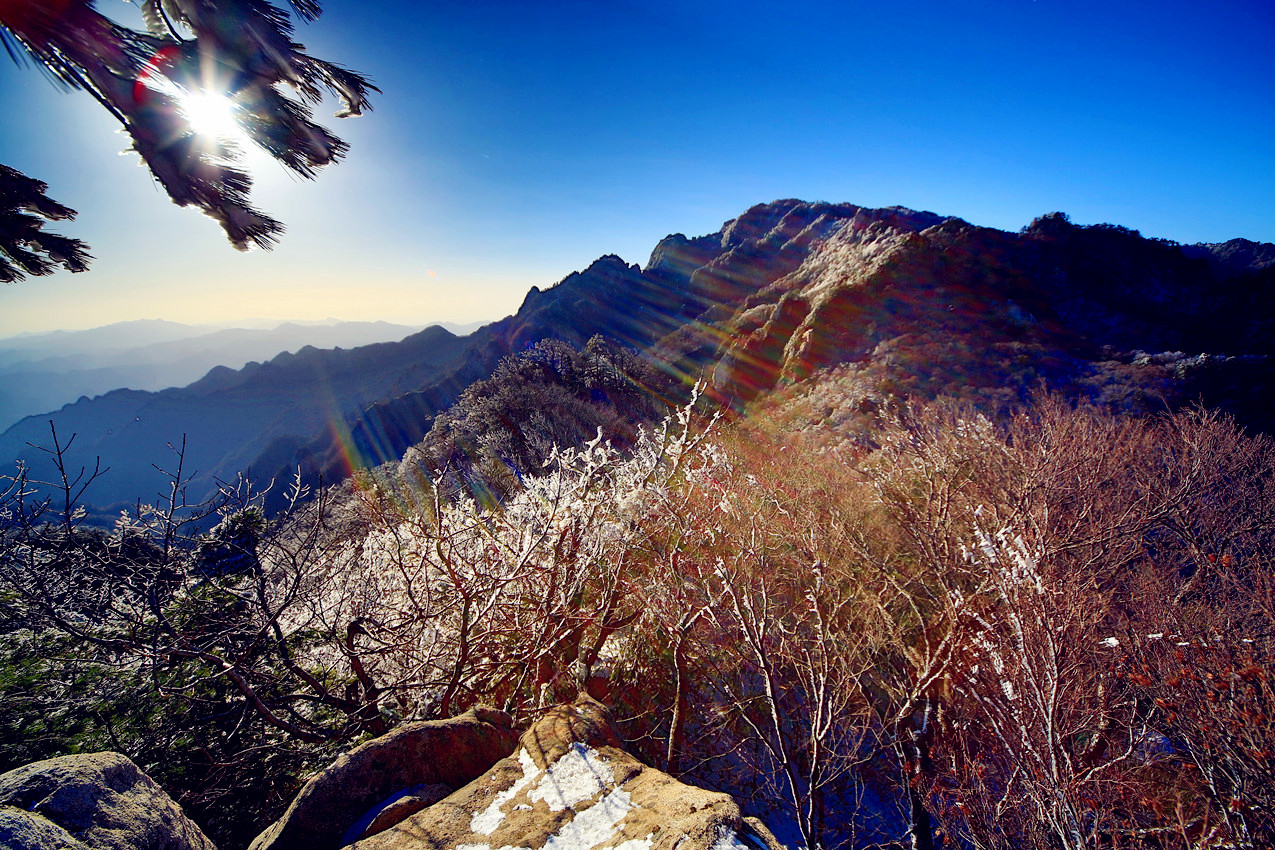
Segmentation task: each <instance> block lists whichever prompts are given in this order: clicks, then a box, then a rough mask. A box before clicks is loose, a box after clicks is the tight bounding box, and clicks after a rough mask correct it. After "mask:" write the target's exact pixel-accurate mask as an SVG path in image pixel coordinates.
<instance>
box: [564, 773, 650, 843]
mask: <svg viewBox="0 0 1275 850" xmlns="http://www.w3.org/2000/svg"><path fill="white" fill-rule="evenodd" d="M634 808H636V807H635V806H634V804H633V800H632V799H631V798H630V797H629V792H628V791H625V790H624V789H623V788H616V789H614V790H613V791H612V792H611V793H610V794H607V795H606V796H605V797H603V798H602V799H601V800H598V802H596V803H594V804H593V805H592V806H590V807H589V808H587V809H585V810H584V811H583V812H580V813H579V814H577V815H576V816H575V817H574V818H573V819H572V820H571V821H569V822H568V823H565V824H563V825H562V829H560V830H558V832H557V834H555V835H551V836H550V837H549V840H548V841H546V842H545V846H544V850H589V848H591V847H597V846H598V845H599V844H602V843H604V842H607V841H610V840H612V839H613V838H615V832H616V826H617V825H619V823H620V821H622V820H624V816H625V815H627V814H628V813H629V812H630V811H632V810H633V809H634ZM624 843H625V844H631V843H632V842H630V841H626V842H624ZM646 846H647V847H650V841H649V837H648V840H647V844H646Z"/></svg>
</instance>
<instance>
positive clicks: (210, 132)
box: [180, 91, 243, 139]
mask: <svg viewBox="0 0 1275 850" xmlns="http://www.w3.org/2000/svg"><path fill="white" fill-rule="evenodd" d="M180 103H181V110H182V112H183V113H185V115H186V118H187V119H188V120H189V121H190V126H191V129H192V130H194V131H195V132H196V133H198V134H199V135H201V136H210V137H214V138H218V139H233V138H237V137H240V136H242V135H243V128H242V127H241V126H240V125H239V122H238V120H236V118H235V109H236V107H235V105H234V103H233V102H231V100H230V99H229V98H228V97H226V96H225V95H221V94H217V93H216V92H209V91H196V92H190V93H187V94H183V95H182V96H181V97H180Z"/></svg>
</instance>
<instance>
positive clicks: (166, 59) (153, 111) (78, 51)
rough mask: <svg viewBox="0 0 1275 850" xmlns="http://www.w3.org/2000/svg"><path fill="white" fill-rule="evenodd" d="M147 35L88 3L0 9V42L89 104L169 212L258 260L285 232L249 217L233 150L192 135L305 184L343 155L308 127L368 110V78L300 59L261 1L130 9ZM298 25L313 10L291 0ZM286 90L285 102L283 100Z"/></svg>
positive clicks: (14, 0) (197, 0)
mask: <svg viewBox="0 0 1275 850" xmlns="http://www.w3.org/2000/svg"><path fill="white" fill-rule="evenodd" d="M138 5H139V6H140V7H141V12H142V17H143V20H144V21H145V26H146V29H145V30H144V31H138V30H134V29H130V28H129V27H126V26H123V25H121V24H119V23H117V22H116V21H114V20H112V19H111V18H108V17H106V16H105V15H102V14H101V13H99V12H98V11H97V10H96V9H95V8H94V2H93V0H67V1H66V2H60V3H48V2H43V0H6V2H3V3H0V40H3V41H4V43H5V47H6V49H7V50H8V52H9V54H10V56H11V57H13V58H14V59H15V61H17V60H20V59H21V58H22V57H23V56H25V57H27V58H30V59H32V60H33V61H34V62H35V63H36V64H38V65H39V66H40V67H42V68H44V69H45V70H47V71H48V72H49V73H50V74H51V75H52V76H53V77H54V78H55V79H56V80H57V81H59V82H60V83H62V84H63V85H65V86H68V87H70V88H72V89H79V90H83V91H86V92H88V93H89V94H90V95H91V96H92V97H93V98H94V99H96V100H97V102H98V103H100V104H101V105H102V106H103V108H105V109H106V110H107V111H108V112H110V113H111V114H112V115H113V116H114V117H115V118H116V119H117V120H118V121H119V122H120V124H121V125H122V126H123V129H124V131H125V132H127V133H128V135H129V136H130V137H131V139H132V149H133V150H134V151H135V152H136V153H137V154H138V155H139V156H141V158H142V161H143V162H145V163H146V165H147V167H148V168H150V170H151V173H152V174H153V175H154V176H155V179H156V180H158V181H159V183H160V185H161V186H163V187H164V190H165V191H166V192H167V193H168V196H169V197H170V198H171V199H172V201H173V203H175V204H177V205H178V206H194V207H197V208H199V209H201V210H203V211H204V212H205V213H206V214H207V215H209V216H210V217H212V218H214V219H216V220H217V221H218V222H219V223H220V224H221V226H222V228H223V229H224V230H225V231H226V236H227V237H228V238H229V239H230V241H231V243H232V244H233V245H234V246H235V247H236V248H239V249H246V248H248V247H250V246H253V245H256V246H258V247H262V248H268V247H270V245H271V244H272V243H273V242H275V241H276V239H277V238H278V236H279V234H280V233H281V232H282V231H283V225H282V224H281V223H279V222H278V221H275V220H274V219H272V218H270V217H269V216H267V215H265V214H263V213H261V212H259V211H258V210H255V209H253V208H252V206H251V205H250V204H249V202H248V190H249V188H250V187H251V185H252V180H251V178H249V176H248V175H247V173H245V172H244V171H243V170H241V169H240V168H239V167H237V166H236V165H235V161H236V158H237V156H238V153H239V152H238V151H237V150H236V148H235V145H234V143H233V142H230V141H228V140H226V139H225V138H221V137H219V134H218V133H217V132H215V131H209V130H207V129H204V128H202V126H201V127H197V126H195V125H196V124H199V123H200V121H201V119H203V118H205V117H207V116H208V115H209V114H210V113H215V112H220V113H221V115H222V117H223V118H225V119H228V120H230V121H233V122H235V123H236V124H238V125H239V126H240V127H242V129H243V131H244V132H245V133H246V134H247V136H248V137H249V138H250V139H252V141H253V142H255V143H256V144H258V145H259V146H261V147H262V148H264V149H265V150H266V151H268V152H269V153H270V154H271V155H272V156H273V157H275V158H276V159H277V160H279V161H280V162H282V163H283V164H284V165H286V166H287V167H288V168H290V169H292V170H293V171H294V172H296V173H297V174H300V175H301V176H303V177H313V176H314V175H315V173H316V171H317V170H318V169H320V168H322V167H323V166H325V165H328V164H330V163H332V162H335V161H337V160H339V159H340V158H341V157H342V156H343V155H344V154H345V152H346V149H347V147H348V146H347V145H346V143H345V142H343V141H342V140H341V139H339V138H337V137H336V136H335V135H333V134H332V133H331V132H329V131H328V130H326V129H325V128H323V127H321V126H320V125H318V124H316V123H314V121H312V120H311V110H312V107H313V105H314V104H317V103H318V102H319V101H320V100H321V99H322V97H323V95H324V94H325V92H331V93H333V94H335V95H336V96H338V97H340V99H341V100H342V101H343V103H344V108H343V109H342V110H341V111H340V112H338V113H337V115H338V116H339V117H345V116H349V115H359V114H361V113H362V112H363V111H364V110H365V109H368V108H369V106H368V103H367V96H368V93H369V92H370V91H377V89H376V88H375V86H373V85H372V84H371V83H370V82H369V81H368V80H367V78H366V77H363V76H361V75H360V74H357V73H354V72H353V71H350V70H347V69H345V68H342V67H341V66H339V65H336V64H333V63H331V62H327V61H324V60H322V59H317V58H315V57H313V56H310V55H309V54H307V53H305V52H304V47H303V45H300V44H298V43H296V42H294V41H293V40H292V20H291V18H290V17H289V15H288V13H287V12H286V11H284V10H283V9H280V8H279V7H277V6H275V5H273V4H271V3H269V2H266V0H139V3H138ZM292 8H293V10H294V11H295V13H296V14H297V16H298V17H300V18H301V19H302V20H305V21H310V20H313V19H314V18H315V17H317V16H318V15H319V12H320V8H319V4H318V3H317V2H315V0H292ZM284 87H287V88H290V89H291V90H292V92H293V94H294V95H295V97H290V96H287V95H285V94H284V93H283V91H282V90H281V89H283V88H284Z"/></svg>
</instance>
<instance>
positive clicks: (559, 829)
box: [352, 695, 780, 850]
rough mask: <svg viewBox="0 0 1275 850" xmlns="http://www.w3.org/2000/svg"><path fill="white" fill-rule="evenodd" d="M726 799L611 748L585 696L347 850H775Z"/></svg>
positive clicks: (602, 720) (611, 734) (601, 715)
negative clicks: (484, 767) (479, 769)
mask: <svg viewBox="0 0 1275 850" xmlns="http://www.w3.org/2000/svg"><path fill="white" fill-rule="evenodd" d="M779 846H780V845H779V844H778V842H777V841H776V840H775V839H774V837H773V836H772V835H771V834H770V832H769V831H768V830H767V829H766V827H765V826H764V825H763V824H761V823H760V822H759V821H756V820H754V819H752V818H748V819H745V818H744V817H743V816H742V814H741V812H740V809H739V806H738V805H737V804H736V803H735V801H734V800H732V799H731V798H730V797H729V796H728V795H726V794H721V793H715V792H712V791H705V790H703V789H700V788H695V787H692V786H689V785H684V784H682V783H681V782H678V781H677V780H676V779H674V778H673V777H671V776H669V775H667V774H665V773H662V772H660V771H658V770H655V769H653V768H650V767H647V766H646V765H644V764H642V763H641V762H639V761H638V760H637V759H635V758H633V757H632V756H630V755H629V754H628V753H626V752H625V751H624V750H622V749H621V748H620V744H619V740H618V738H617V736H616V732H615V728H614V726H613V725H612V722H611V719H610V716H609V714H608V712H607V710H606V709H605V708H604V707H603V706H602V705H601V704H600V703H598V702H596V701H595V700H593V699H592V698H591V697H589V696H587V695H581V697H580V698H579V699H577V700H576V702H575V703H574V704H573V705H565V706H558V707H556V708H554V709H552V710H551V711H549V712H548V714H546V715H545V717H544V718H542V719H541V720H540V721H538V722H537V723H536V724H534V725H533V726H532V727H531V728H530V729H529V730H527V732H526V733H524V734H523V736H522V738H521V739H520V741H519V746H518V750H517V752H516V754H514V755H510V756H509V757H507V758H505V759H502V760H501V761H499V762H498V763H496V764H495V765H494V766H492V768H491V769H490V770H488V771H487V772H486V773H485V774H483V775H482V776H481V777H479V778H477V779H475V780H474V781H473V782H471V783H469V784H468V785H467V786H465V787H464V788H461V789H460V790H458V791H456V792H455V793H453V794H451V795H450V796H448V797H447V798H445V799H443V800H441V801H439V802H438V803H435V804H434V805H432V806H429V807H427V808H425V809H422V810H421V811H419V812H417V813H415V814H413V815H412V816H411V817H408V818H407V819H406V820H404V821H402V822H401V823H399V824H397V825H395V826H393V827H391V828H389V829H387V830H385V831H383V832H380V833H378V834H376V835H373V836H370V837H368V838H364V839H362V840H360V841H357V842H356V843H355V844H353V845H352V850H452V848H463V850H494V849H495V848H501V850H520V849H521V848H532V847H535V848H543V850H590V848H612V850H672V848H674V847H676V848H678V850H736V848H738V850H767V848H771V850H777V848H779Z"/></svg>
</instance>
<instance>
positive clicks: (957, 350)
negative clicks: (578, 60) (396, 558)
mask: <svg viewBox="0 0 1275 850" xmlns="http://www.w3.org/2000/svg"><path fill="white" fill-rule="evenodd" d="M1273 284H1275V246H1273V245H1270V244H1267V243H1254V242H1249V241H1246V240H1232V241H1230V242H1226V243H1222V244H1216V245H1191V246H1182V245H1178V244H1176V243H1171V242H1166V241H1163V240H1155V239H1147V238H1144V237H1142V236H1141V235H1140V234H1138V233H1137V232H1136V231H1131V230H1128V229H1125V228H1122V227H1117V226H1112V225H1096V226H1090V227H1081V226H1077V225H1074V224H1072V223H1071V222H1069V221H1068V220H1067V219H1066V217H1065V216H1063V215H1061V214H1056V213H1055V214H1050V215H1046V216H1042V217H1041V218H1039V219H1037V220H1036V221H1034V222H1032V223H1031V224H1030V225H1029V226H1028V227H1026V228H1024V229H1023V230H1022V231H1021V232H1019V233H1007V232H1004V231H999V230H992V229H989V228H982V227H977V226H975V225H972V224H969V223H968V222H965V221H962V220H961V219H958V218H952V217H943V216H939V215H935V214H933V213H927V212H916V211H913V210H908V209H904V208H899V207H893V208H886V209H866V208H863V207H858V206H855V205H852V204H822V203H817V204H816V203H805V202H801V201H796V200H788V201H777V202H774V203H770V204H762V205H758V206H756V207H753V208H752V209H750V210H748V211H747V212H746V213H744V214H743V215H741V216H740V217H739V218H736V219H733V220H731V221H729V222H727V223H726V224H725V225H724V226H723V228H722V229H721V230H720V231H718V232H717V233H713V234H709V235H707V236H701V237H696V238H687V237H685V236H683V235H680V234H677V235H673V236H669V237H667V238H666V239H664V240H662V241H661V242H660V243H659V244H658V245H656V246H655V249H654V251H653V252H652V254H651V258H650V260H649V262H648V263H647V265H646V266H645V268H640V267H638V266H635V265H629V264H627V263H625V262H624V261H622V260H620V259H619V258H618V257H614V256H606V257H602V258H600V259H599V260H597V261H595V262H594V263H593V264H591V265H590V266H589V267H588V268H587V269H585V270H584V271H582V272H578V273H575V274H572V275H569V276H568V277H566V278H564V279H563V280H562V281H560V282H559V283H558V284H556V285H554V286H552V287H549V288H547V289H545V290H540V289H538V288H533V289H532V290H531V291H530V292H529V293H528V295H527V298H526V299H525V301H524V302H523V304H522V306H521V307H520V308H519V310H518V312H517V313H516V314H514V315H513V316H510V317H508V318H505V319H502V320H501V321H499V322H495V323H492V324H490V325H487V326H485V327H482V328H480V329H478V330H477V331H475V332H473V333H472V334H470V335H469V336H467V337H464V338H461V337H458V336H456V335H454V334H452V333H450V332H448V331H447V330H444V329H442V328H431V329H428V330H425V331H422V332H420V333H417V334H414V335H412V336H409V337H407V338H406V339H404V340H402V341H400V342H392V343H380V344H376V345H369V346H363V347H359V348H354V349H351V350H330V351H320V350H318V349H315V348H303V349H302V350H300V351H298V352H297V353H296V354H287V355H280V356H278V357H275V358H273V359H271V360H269V361H267V362H265V363H250V364H248V365H247V366H245V367H243V368H242V369H238V370H234V369H229V368H218V369H214V370H212V371H211V372H209V373H208V374H207V375H206V376H204V377H203V378H202V379H201V380H199V381H197V382H195V383H193V384H191V385H189V386H186V387H183V388H180V389H167V390H163V391H160V392H139V391H117V392H112V393H108V394H106V395H104V396H102V397H100V398H96V399H92V400H89V399H81V400H80V401H79V402H76V403H75V404H72V405H68V406H67V407H65V408H63V409H62V410H60V411H58V412H57V413H56V414H53V415H52V416H51V417H50V416H41V417H30V418H28V419H25V420H23V421H22V422H20V423H18V424H16V425H14V426H13V427H11V428H10V429H9V430H8V431H6V432H5V433H4V434H3V436H0V457H12V458H21V459H24V460H26V461H28V462H30V463H32V464H33V465H34V464H37V463H39V462H40V460H41V458H40V454H39V453H38V452H35V451H33V450H31V449H30V448H28V447H27V446H26V443H27V442H28V441H30V442H33V443H41V442H47V434H48V423H47V420H48V419H49V418H53V419H54V420H55V421H56V423H57V427H58V430H59V434H61V435H63V436H64V437H65V436H69V434H70V433H72V432H75V433H78V434H79V437H78V439H77V442H76V446H75V449H76V455H75V458H74V459H75V463H76V464H77V465H78V464H83V463H86V462H89V463H90V464H91V460H92V458H93V456H95V455H100V456H101V457H102V459H103V462H104V463H107V464H109V465H111V466H112V471H111V472H110V473H109V475H108V476H106V477H104V478H103V480H102V481H100V482H99V483H98V484H97V485H95V488H94V489H95V492H91V493H89V494H88V496H87V498H89V500H90V501H94V502H96V503H97V504H101V505H107V504H111V503H119V502H133V501H135V500H137V499H142V500H144V501H153V500H154V498H155V493H156V489H157V487H158V486H159V485H160V484H162V480H161V477H160V476H159V474H158V473H157V472H156V471H155V470H154V469H152V468H151V466H150V464H152V463H154V464H159V465H161V466H163V465H165V463H168V462H170V460H169V459H170V458H171V454H170V453H169V451H168V449H167V445H168V444H169V443H173V444H175V445H176V444H180V441H181V439H182V435H183V434H184V435H185V436H186V445H187V454H186V468H187V470H198V474H197V475H196V476H195V478H194V479H193V480H192V482H191V487H190V494H191V496H192V497H198V496H204V495H207V493H208V492H209V491H210V490H211V488H212V486H213V481H214V479H222V480H226V479H230V478H233V477H234V475H235V474H236V473H237V472H239V471H241V470H250V471H251V474H252V475H253V476H255V477H257V478H260V479H269V478H275V477H278V476H282V475H288V474H290V471H291V470H295V469H296V468H297V467H298V466H300V467H301V468H302V470H303V472H304V474H305V475H306V476H307V477H309V478H310V479H311V480H319V479H320V478H321V479H322V480H324V481H329V482H330V481H333V480H337V479H340V478H342V477H344V476H345V475H348V474H349V472H350V470H351V469H352V468H354V467H356V466H361V465H375V464H378V463H382V462H386V461H396V460H398V459H399V458H400V457H401V455H402V454H403V452H404V451H405V450H406V449H407V448H408V447H410V446H412V445H413V444H415V443H416V442H418V441H419V440H421V438H422V437H423V436H424V435H425V434H426V433H427V432H428V431H429V429H430V426H431V423H432V422H433V419H434V417H435V415H436V414H438V413H439V412H441V411H442V410H445V409H446V408H447V407H448V406H450V405H451V404H452V403H453V402H454V401H455V400H456V399H457V398H458V397H459V395H460V393H461V392H463V391H464V389H465V387H466V386H468V385H469V384H470V383H472V382H473V381H476V380H479V379H482V378H486V377H488V376H489V375H490V374H491V373H492V371H493V370H494V368H495V366H496V364H497V363H499V362H500V360H501V358H503V357H505V356H507V355H509V354H511V353H515V352H518V351H522V350H524V349H527V348H529V347H531V346H533V345H534V344H535V343H536V342H538V341H539V340H541V339H546V338H555V339H562V340H565V341H567V342H569V343H572V344H574V345H577V346H578V345H582V344H583V343H584V342H585V341H586V340H588V339H589V338H590V337H592V336H593V335H595V334H600V335H603V336H605V337H608V338H610V339H612V340H615V341H618V342H620V343H622V344H624V345H626V346H630V347H632V348H635V349H637V350H639V351H642V352H644V353H645V354H646V356H648V357H649V358H651V360H652V361H653V362H654V363H656V365H657V366H658V367H659V368H661V369H664V370H666V371H667V372H669V373H671V374H672V375H673V376H674V377H676V378H677V379H678V380H680V381H681V382H682V383H683V385H686V384H689V383H690V382H693V381H694V380H696V379H698V378H699V377H701V376H706V377H707V378H709V380H710V386H711V389H712V391H713V392H714V393H715V394H716V395H717V397H718V398H719V399H720V400H721V401H723V402H725V403H729V404H743V403H746V402H747V401H748V400H749V399H752V398H755V397H757V396H759V395H761V394H763V393H766V392H769V391H771V390H773V389H775V388H777V387H782V386H785V385H787V384H791V383H793V382H797V381H801V380H803V379H804V378H806V377H807V376H809V375H811V374H813V373H815V372H817V371H819V370H822V369H825V368H828V367H837V368H840V369H842V370H850V372H852V373H853V374H854V376H855V379H856V381H857V382H858V383H857V384H856V386H859V387H861V392H862V396H863V398H862V409H863V411H864V415H871V414H872V411H874V410H876V409H877V408H879V407H880V406H881V405H883V404H889V403H892V400H898V399H904V398H907V397H933V396H935V395H939V394H949V395H957V396H959V397H962V398H965V399H967V400H969V401H970V402H971V403H975V404H979V405H981V406H984V407H1004V406H1009V405H1013V404H1017V403H1019V402H1021V401H1022V400H1023V399H1025V398H1026V397H1028V396H1029V395H1030V394H1032V393H1034V392H1037V391H1039V390H1040V389H1042V388H1047V389H1052V390H1056V391H1059V392H1063V393H1066V394H1068V395H1071V396H1073V397H1082V398H1086V399H1089V400H1092V401H1094V402H1096V403H1099V404H1103V405H1107V406H1112V407H1116V408H1119V409H1122V410H1128V411H1131V412H1145V411H1152V410H1156V409H1164V408H1165V407H1166V406H1168V407H1172V406H1177V405H1180V404H1184V403H1190V402H1193V401H1196V400H1199V399H1203V400H1204V401H1206V402H1208V403H1211V404H1216V405H1220V406H1222V407H1224V408H1225V409H1227V410H1229V411H1231V412H1232V413H1234V414H1235V415H1236V416H1237V417H1238V418H1239V419H1240V420H1241V422H1243V423H1246V424H1248V425H1250V426H1252V427H1257V428H1266V429H1269V428H1270V427H1271V426H1272V424H1275V406H1273V405H1272V402H1271V401H1270V400H1269V399H1270V398H1271V392H1270V391H1271V389H1272V387H1273V386H1275V381H1272V378H1273V377H1275V367H1273V366H1272V360H1271V357H1272V355H1273V354H1275V350H1272V349H1273V346H1275V334H1272V331H1273V330H1275V299H1273V298H1272V297H1271V293H1272V292H1273V291H1275V290H1272V285H1273ZM0 362H2V361H0Z"/></svg>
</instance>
